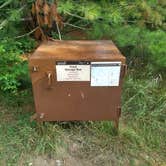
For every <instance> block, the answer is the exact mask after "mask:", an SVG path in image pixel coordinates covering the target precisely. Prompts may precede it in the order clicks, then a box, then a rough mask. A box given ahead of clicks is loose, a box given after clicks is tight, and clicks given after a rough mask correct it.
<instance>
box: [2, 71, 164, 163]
mask: <svg viewBox="0 0 166 166" xmlns="http://www.w3.org/2000/svg"><path fill="white" fill-rule="evenodd" d="M163 81H164V80H162V79H161V78H158V77H157V78H156V77H153V76H152V75H151V76H149V75H148V76H147V77H146V78H145V77H143V78H142V77H140V76H137V77H136V76H135V74H134V73H133V72H131V71H130V74H128V77H127V78H126V80H125V84H124V91H123V113H122V118H121V120H120V129H119V134H118V135H116V134H115V133H114V130H113V125H112V123H111V122H108V121H105V122H104V121H103V122H91V121H89V122H52V123H49V122H46V123H44V124H37V123H36V122H30V116H31V115H32V114H33V112H32V110H33V104H32V99H31V98H32V97H31V96H32V95H29V94H27V95H26V94H24V96H25V97H26V98H25V99H26V101H27V102H24V104H21V103H20V104H18V103H17V101H19V99H17V100H15V101H16V102H15V103H14V102H9V100H11V99H9V98H8V101H7V98H6V102H7V103H10V106H7V105H6V104H5V103H6V102H5V103H4V102H3V103H1V105H2V106H1V108H0V109H1V111H0V119H1V124H0V133H3V134H0V163H2V164H3V163H8V165H17V164H19V163H20V162H21V161H22V159H24V162H23V163H24V164H25V165H26V164H28V163H30V162H31V161H32V158H33V156H39V155H41V156H42V155H47V156H49V157H50V158H60V159H63V158H64V156H65V155H67V154H68V153H69V154H70V155H72V156H75V157H77V158H78V159H86V160H87V161H89V162H91V163H92V164H93V165H103V166H105V165H109V164H112V163H114V164H113V165H162V164H164V163H165V162H166V161H165V157H166V156H165V154H166V151H165V146H166V130H165V125H166V123H165V117H164V116H165V113H166V112H165V111H166V103H165V101H166V89H165V87H163V84H162V83H163ZM28 96H30V97H28ZM18 98H19V96H18ZM20 98H22V97H20ZM28 98H29V100H27V99H28ZM1 99H2V98H1ZM15 99H16V98H15ZM3 101H4V100H3ZM12 101H13V99H12ZM29 110H30V111H29ZM73 147H74V148H73ZM73 149H74V150H73ZM101 154H102V155H101Z"/></svg>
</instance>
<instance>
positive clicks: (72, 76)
mask: <svg viewBox="0 0 166 166" xmlns="http://www.w3.org/2000/svg"><path fill="white" fill-rule="evenodd" d="M56 75H57V81H90V62H58V63H57V64H56Z"/></svg>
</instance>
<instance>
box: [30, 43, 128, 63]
mask: <svg viewBox="0 0 166 166" xmlns="http://www.w3.org/2000/svg"><path fill="white" fill-rule="evenodd" d="M48 58H49V59H50V58H51V59H56V60H71V61H74V60H87V61H91V60H96V61H97V60H99V61H101V60H102V61H105V60H121V61H123V62H124V61H125V57H124V56H123V55H122V54H121V53H120V51H119V50H118V48H117V47H116V46H115V44H114V43H113V42H112V41H111V40H98V41H96V40H94V41H93V40H62V41H59V40H57V41H47V42H44V43H42V44H41V45H40V46H39V47H38V48H37V49H36V51H35V52H34V53H33V54H32V55H31V56H30V59H48Z"/></svg>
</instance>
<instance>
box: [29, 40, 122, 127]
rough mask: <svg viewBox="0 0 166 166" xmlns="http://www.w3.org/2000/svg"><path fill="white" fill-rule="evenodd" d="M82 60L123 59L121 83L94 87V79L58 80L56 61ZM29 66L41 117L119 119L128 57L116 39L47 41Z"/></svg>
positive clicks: (54, 119)
mask: <svg viewBox="0 0 166 166" xmlns="http://www.w3.org/2000/svg"><path fill="white" fill-rule="evenodd" d="M80 60H81V61H93V62H96V61H121V62H122V68H121V78H120V85H119V86H117V87H91V86H90V81H86V82H84V81H83V82H57V81H56V80H57V79H56V69H55V62H56V61H80ZM123 66H124V67H123ZM29 70H30V75H31V80H32V86H33V93H34V100H35V107H36V113H37V115H38V116H37V119H38V120H41V121H71V120H114V121H115V123H116V124H117V123H118V119H119V116H120V111H119V110H120V106H121V87H122V81H123V77H124V74H125V57H124V56H123V55H122V54H121V53H120V52H119V51H118V49H117V48H116V46H115V45H114V44H113V43H112V41H56V42H47V43H43V44H42V45H41V46H40V47H39V48H38V49H37V50H36V51H35V52H34V54H33V55H32V56H31V57H30V58H29Z"/></svg>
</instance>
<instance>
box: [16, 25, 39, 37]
mask: <svg viewBox="0 0 166 166" xmlns="http://www.w3.org/2000/svg"><path fill="white" fill-rule="evenodd" d="M38 28H39V26H37V27H36V28H35V29H33V30H32V31H30V32H28V33H26V34H24V35H20V36H17V37H14V39H19V38H22V37H25V36H29V35H30V34H32V33H33V32H35V31H36V30H37V29H38Z"/></svg>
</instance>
